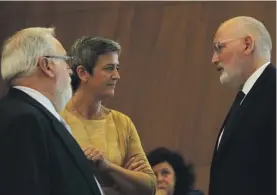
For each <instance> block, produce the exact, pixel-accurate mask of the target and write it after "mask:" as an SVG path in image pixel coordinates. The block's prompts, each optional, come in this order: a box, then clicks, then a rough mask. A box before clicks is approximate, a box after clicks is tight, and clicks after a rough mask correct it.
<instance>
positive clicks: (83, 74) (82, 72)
mask: <svg viewBox="0 0 277 195" xmlns="http://www.w3.org/2000/svg"><path fill="white" fill-rule="evenodd" d="M76 73H77V75H78V77H79V78H80V80H81V81H83V82H84V83H87V82H88V79H89V77H90V74H89V72H88V71H87V70H86V69H85V67H84V66H82V65H79V66H78V67H77V68H76Z"/></svg>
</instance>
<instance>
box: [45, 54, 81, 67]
mask: <svg viewBox="0 0 277 195" xmlns="http://www.w3.org/2000/svg"><path fill="white" fill-rule="evenodd" d="M44 57H45V58H54V59H61V60H64V61H65V62H66V63H67V64H68V66H69V67H70V68H72V66H73V64H76V63H78V62H79V60H78V58H77V57H75V56H44Z"/></svg>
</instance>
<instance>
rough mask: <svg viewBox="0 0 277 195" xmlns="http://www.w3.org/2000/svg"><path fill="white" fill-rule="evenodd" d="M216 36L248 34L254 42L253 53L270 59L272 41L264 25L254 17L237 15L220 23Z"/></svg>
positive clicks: (242, 35) (225, 36)
mask: <svg viewBox="0 0 277 195" xmlns="http://www.w3.org/2000/svg"><path fill="white" fill-rule="evenodd" d="M216 36H223V37H224V38H226V39H227V37H229V38H230V37H246V36H250V37H251V38H252V39H253V40H254V42H255V49H254V52H255V55H257V56H259V57H263V58H265V60H267V61H270V54H271V50H272V41H271V37H270V35H269V32H268V31H267V29H266V28H265V26H264V25H263V24H262V23H261V22H260V21H258V20H257V19H255V18H252V17H248V16H238V17H235V18H231V19H229V20H227V21H225V22H224V23H222V24H221V25H220V27H219V28H218V31H217V33H216Z"/></svg>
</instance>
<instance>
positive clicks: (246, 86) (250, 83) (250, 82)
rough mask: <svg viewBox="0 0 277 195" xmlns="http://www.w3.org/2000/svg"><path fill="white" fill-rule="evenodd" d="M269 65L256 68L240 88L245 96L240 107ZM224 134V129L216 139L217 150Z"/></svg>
mask: <svg viewBox="0 0 277 195" xmlns="http://www.w3.org/2000/svg"><path fill="white" fill-rule="evenodd" d="M269 64H270V62H266V63H265V64H263V65H262V66H261V67H260V68H258V69H257V70H256V71H255V72H254V73H253V74H252V75H251V76H250V77H249V78H248V79H247V81H246V82H245V84H244V85H243V88H242V92H243V93H244V94H245V96H244V98H243V99H242V100H241V102H240V105H241V104H242V102H243V100H244V99H245V97H246V96H247V94H248V93H249V91H250V90H251V88H252V87H253V85H254V84H255V83H256V81H257V80H258V78H259V77H260V76H261V75H262V73H263V72H264V70H265V68H266V67H267V66H268V65H269ZM223 132H224V127H223V130H222V132H221V134H220V136H219V139H218V143H217V149H218V146H219V144H220V141H221V137H222V135H223Z"/></svg>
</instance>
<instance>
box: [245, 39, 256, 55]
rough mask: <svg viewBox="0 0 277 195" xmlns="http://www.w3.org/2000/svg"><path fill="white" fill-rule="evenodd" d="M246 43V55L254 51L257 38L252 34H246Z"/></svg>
mask: <svg viewBox="0 0 277 195" xmlns="http://www.w3.org/2000/svg"><path fill="white" fill-rule="evenodd" d="M244 45H245V50H244V53H245V55H250V54H251V53H253V51H254V49H255V40H254V38H253V37H252V36H246V37H245V38H244Z"/></svg>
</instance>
